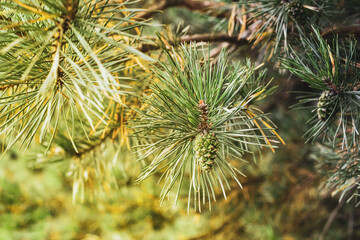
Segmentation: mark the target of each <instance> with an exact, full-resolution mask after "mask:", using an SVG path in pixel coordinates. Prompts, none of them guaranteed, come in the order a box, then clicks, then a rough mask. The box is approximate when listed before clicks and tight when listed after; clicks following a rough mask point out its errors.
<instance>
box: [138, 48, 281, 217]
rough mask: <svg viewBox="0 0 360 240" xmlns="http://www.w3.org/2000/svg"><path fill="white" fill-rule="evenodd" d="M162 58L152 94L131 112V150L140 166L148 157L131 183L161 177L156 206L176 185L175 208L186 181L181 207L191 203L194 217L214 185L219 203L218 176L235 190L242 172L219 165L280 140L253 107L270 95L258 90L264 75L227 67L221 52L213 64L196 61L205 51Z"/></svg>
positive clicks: (185, 50) (222, 183) (264, 88)
mask: <svg viewBox="0 0 360 240" xmlns="http://www.w3.org/2000/svg"><path fill="white" fill-rule="evenodd" d="M207 52H208V53H209V52H210V50H208V51H207ZM165 53H166V55H167V60H168V64H163V63H162V64H161V68H158V69H155V73H156V76H157V78H158V79H159V82H158V83H154V84H152V86H151V88H152V95H151V96H147V97H144V102H145V103H146V105H148V108H147V109H144V110H142V111H140V110H139V114H140V115H139V118H138V119H136V120H135V121H134V122H133V123H132V124H131V127H132V128H134V130H136V133H135V134H136V136H137V137H138V138H140V139H141V140H142V142H143V144H142V145H139V146H138V149H139V150H138V153H139V154H140V157H141V158H140V159H146V158H148V157H150V156H153V158H152V161H151V163H150V164H149V165H148V166H147V167H146V168H145V169H144V170H143V171H142V173H141V175H140V177H139V179H138V181H142V180H144V179H146V178H148V177H149V176H151V175H153V174H155V173H156V172H158V171H161V170H162V177H161V178H162V179H164V181H165V185H164V187H163V191H162V193H161V201H163V200H164V199H165V198H166V197H167V196H168V194H169V192H170V190H171V189H172V188H173V187H175V186H177V187H178V190H177V194H176V198H175V203H176V201H177V198H178V197H179V193H180V192H179V191H180V186H181V184H182V182H183V179H184V178H185V177H186V176H188V177H189V181H190V185H189V204H190V200H192V199H193V200H194V204H195V209H197V210H199V211H201V205H204V204H205V203H206V202H208V203H209V206H211V199H212V198H214V197H215V192H214V183H217V185H219V186H221V188H222V190H223V194H224V196H225V187H226V186H229V183H228V180H227V177H226V176H228V177H230V178H232V179H234V180H235V181H236V182H237V183H238V184H239V185H240V186H241V184H240V182H239V181H238V179H237V177H236V176H237V173H239V174H241V175H242V173H241V172H240V171H239V170H237V169H236V168H234V167H233V166H232V165H231V164H230V163H228V162H227V160H226V159H228V158H229V157H231V158H236V159H239V160H241V157H242V155H243V154H244V153H253V150H255V149H258V148H259V147H269V148H270V149H271V150H273V151H274V146H273V143H276V142H277V140H276V139H278V140H279V141H282V139H281V138H280V136H279V135H278V134H277V133H276V131H275V130H274V126H273V125H272V123H271V122H270V121H269V119H268V118H267V117H266V116H264V114H263V113H262V112H261V111H259V110H258V109H257V108H256V107H255V106H254V105H253V104H254V103H255V102H256V101H258V100H260V99H262V98H263V97H264V96H266V95H268V94H270V93H271V92H272V90H271V89H267V85H263V83H264V77H265V71H261V72H257V71H256V70H255V68H254V67H253V66H252V65H251V64H250V63H249V62H248V63H247V65H246V66H242V67H241V66H240V65H233V66H232V65H228V63H227V60H226V55H225V53H224V52H222V53H221V54H220V56H219V59H218V61H216V62H212V60H211V59H208V58H205V59H203V57H202V56H206V51H205V50H204V49H203V51H200V52H198V50H197V49H196V47H195V45H192V44H190V46H188V45H184V46H182V47H181V48H180V50H179V52H175V49H173V50H172V51H166V50H165ZM200 54H201V55H200ZM176 56H178V57H176ZM271 138H275V139H273V140H272V139H271ZM189 207H190V205H189Z"/></svg>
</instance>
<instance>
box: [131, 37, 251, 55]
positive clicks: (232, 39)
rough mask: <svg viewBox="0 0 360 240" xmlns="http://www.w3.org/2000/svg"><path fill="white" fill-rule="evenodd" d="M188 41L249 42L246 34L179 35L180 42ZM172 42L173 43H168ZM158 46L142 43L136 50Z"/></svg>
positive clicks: (238, 43)
mask: <svg viewBox="0 0 360 240" xmlns="http://www.w3.org/2000/svg"><path fill="white" fill-rule="evenodd" d="M189 42H220V43H226V42H227V43H231V44H234V45H236V46H244V45H247V44H249V40H247V34H244V35H243V37H241V38H240V39H239V38H238V37H237V36H228V35H227V34H226V33H220V34H211V33H204V34H194V35H186V36H183V37H181V39H180V43H189ZM170 44H172V45H173V44H174V43H170ZM159 48H160V46H158V45H154V44H148V43H143V44H140V46H139V47H138V50H139V51H141V52H149V51H152V50H157V49H159Z"/></svg>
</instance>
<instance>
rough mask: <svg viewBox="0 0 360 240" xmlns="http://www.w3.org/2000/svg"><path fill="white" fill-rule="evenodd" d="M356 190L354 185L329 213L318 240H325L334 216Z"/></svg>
mask: <svg viewBox="0 0 360 240" xmlns="http://www.w3.org/2000/svg"><path fill="white" fill-rule="evenodd" d="M356 189H357V185H355V186H354V187H352V188H351V189H349V191H348V193H347V194H346V196H343V198H342V199H341V201H340V202H339V203H338V205H337V206H336V207H335V208H334V210H333V211H332V212H331V214H330V216H329V218H328V220H327V221H326V223H325V226H324V228H323V231H322V233H321V235H320V238H319V240H325V239H326V234H327V233H328V231H329V229H330V227H331V225H332V223H333V222H334V220H335V219H336V216H337V215H338V213H339V211H340V209H341V207H342V206H343V205H344V204H345V203H346V202H347V201H348V200H349V198H350V197H351V196H352V194H353V193H354V192H355V191H356Z"/></svg>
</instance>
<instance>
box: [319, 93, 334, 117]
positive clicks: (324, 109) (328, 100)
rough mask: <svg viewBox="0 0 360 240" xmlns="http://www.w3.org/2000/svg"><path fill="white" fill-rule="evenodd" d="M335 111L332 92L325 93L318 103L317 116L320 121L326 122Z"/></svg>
mask: <svg viewBox="0 0 360 240" xmlns="http://www.w3.org/2000/svg"><path fill="white" fill-rule="evenodd" d="M333 111H334V102H333V96H332V94H331V92H330V91H324V92H323V93H322V94H321V96H320V97H319V101H318V103H317V115H318V118H319V120H320V121H326V120H327V119H328V118H329V117H330V116H331V113H332V112H333Z"/></svg>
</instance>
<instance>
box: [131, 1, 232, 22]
mask: <svg viewBox="0 0 360 240" xmlns="http://www.w3.org/2000/svg"><path fill="white" fill-rule="evenodd" d="M224 6H226V5H224V4H223V3H217V2H211V1H199V0H161V1H159V3H157V4H155V5H153V6H151V7H149V8H147V11H146V12H142V13H139V14H138V15H137V16H136V17H137V18H143V19H149V18H151V17H153V16H154V15H155V14H157V13H159V12H161V11H163V10H165V9H167V8H170V7H185V8H187V9H189V10H193V11H200V12H207V11H209V10H216V11H217V14H216V16H218V17H225V16H228V15H229V14H230V12H229V11H226V10H225V11H220V12H219V10H221V9H222V8H223V7H224Z"/></svg>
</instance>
